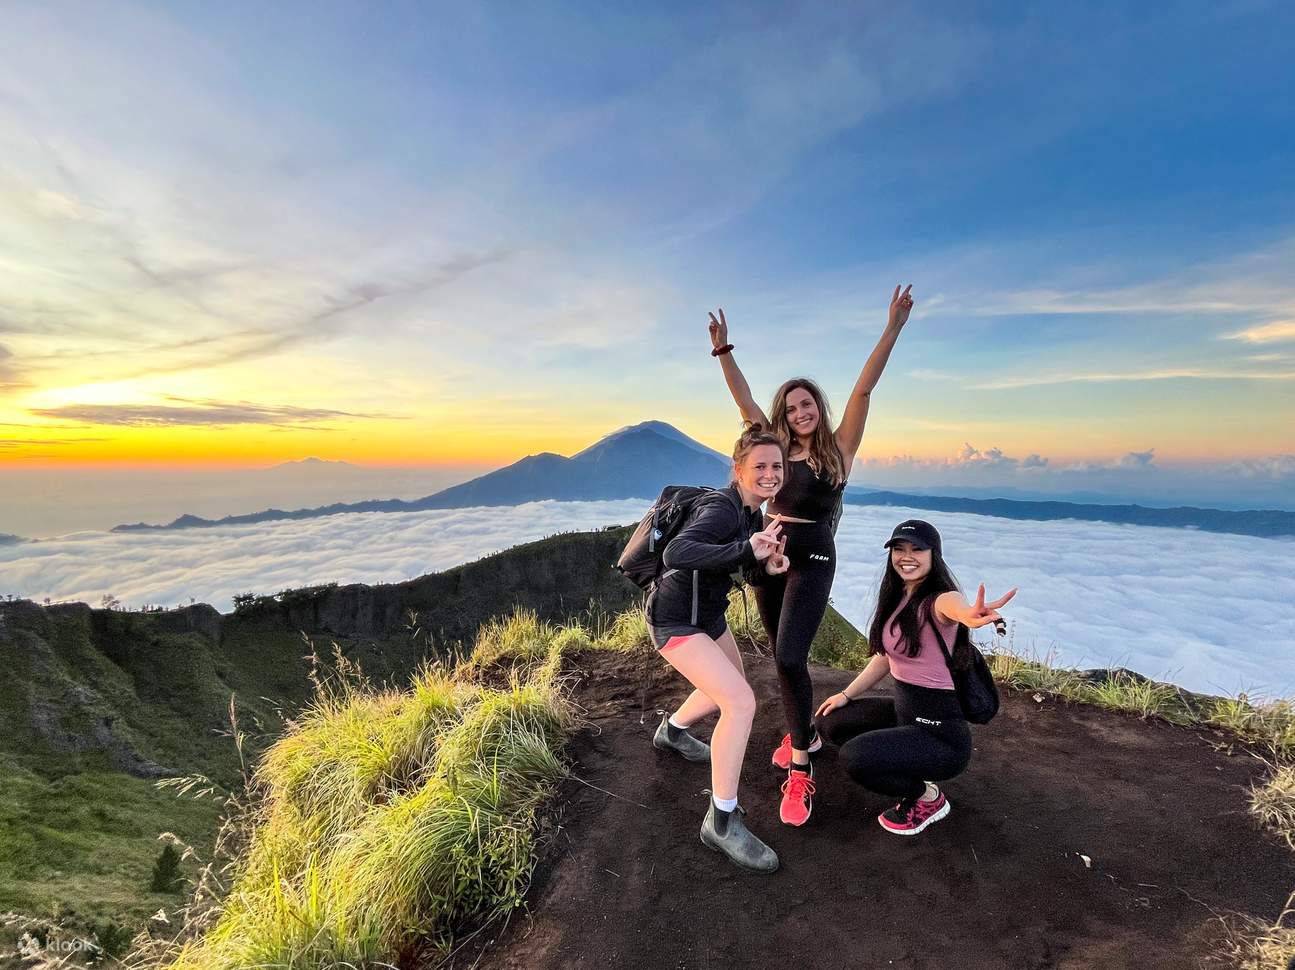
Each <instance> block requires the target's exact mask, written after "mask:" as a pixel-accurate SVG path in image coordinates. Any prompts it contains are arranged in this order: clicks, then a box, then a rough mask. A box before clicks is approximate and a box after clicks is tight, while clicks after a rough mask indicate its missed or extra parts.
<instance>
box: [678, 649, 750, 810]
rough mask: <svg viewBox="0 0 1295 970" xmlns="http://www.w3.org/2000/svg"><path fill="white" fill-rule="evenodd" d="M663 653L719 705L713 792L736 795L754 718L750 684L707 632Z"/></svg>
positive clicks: (712, 766) (718, 795)
mask: <svg viewBox="0 0 1295 970" xmlns="http://www.w3.org/2000/svg"><path fill="white" fill-rule="evenodd" d="M721 639H723V638H722V637H721ZM662 656H663V657H665V658H666V660H668V661H669V662H670V665H671V666H672V667H674V668H675V670H677V671H679V673H681V674H683V675H684V676H685V677H686V678H688V681H689V683H691V684H692V685H693V686H694V687H696V688H697V689H698V690H699V691H701V692H702V693H703V694H705V695H706V696H707V697H708V698H709V699H710V700H711V702H712V703H713V704H714V705H715V706H716V707H718V708H719V723H718V724H716V725H715V733H714V734H712V735H711V739H710V749H711V759H710V772H711V791H712V792H713V793H714V796H715V797H716V798H720V799H727V798H737V783H738V777H739V775H741V773H742V759H743V758H744V757H746V743H747V739H748V738H750V736H751V721H752V720H753V719H754V718H755V694H754V693H752V691H751V685H750V684H748V683H747V682H746V678H745V677H743V676H742V673H741V671H740V670H739V669H738V667H736V666H734V664H733V660H732V658H731V657H730V656H729V655H728V654H727V653H726V652H725V650H724V648H723V647H721V646H720V645H719V644H718V643H716V642H715V641H714V640H712V639H711V638H710V637H708V636H706V634H704V633H698V634H697V635H696V636H691V637H689V638H688V639H687V640H684V641H683V642H682V643H676V644H675V645H674V646H672V647H669V648H668V649H667V650H665V651H663V652H662Z"/></svg>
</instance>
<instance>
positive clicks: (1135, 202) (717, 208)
mask: <svg viewBox="0 0 1295 970" xmlns="http://www.w3.org/2000/svg"><path fill="white" fill-rule="evenodd" d="M6 17H7V20H8V22H9V24H10V25H11V27H12V29H9V30H7V31H6V33H5V36H4V37H3V38H0V159H2V161H0V225H2V226H3V228H0V461H6V462H9V461H12V462H13V463H14V464H15V465H16V466H17V465H20V464H22V463H27V464H31V463H47V464H48V463H58V462H62V461H67V462H71V461H79V462H82V463H98V464H117V465H120V464H123V463H130V462H134V461H140V462H143V461H148V462H154V463H157V462H161V461H163V460H171V461H174V462H175V463H178V464H184V463H186V462H188V463H192V462H196V461H200V460H212V461H220V462H223V463H225V464H230V465H234V464H238V463H239V462H240V461H241V462H243V463H246V464H266V463H269V462H272V461H278V460H287V459H293V458H300V457H303V456H304V455H305V454H323V455H324V456H325V457H329V458H335V459H345V460H348V461H352V462H355V463H361V464H364V463H385V464H411V465H413V464H428V463H439V464H454V463H459V464H466V463H469V462H487V463H489V462H497V463H502V462H503V461H507V460H512V459H513V458H516V457H520V456H521V455H522V454H525V453H528V452H534V451H540V450H556V451H564V452H570V451H574V450H576V449H578V448H579V447H581V446H582V445H584V444H587V443H588V441H589V440H591V439H592V438H593V437H596V436H597V435H598V434H599V433H602V432H605V431H607V430H611V429H612V428H615V427H617V426H620V425H623V424H628V423H633V422H635V421H638V420H643V419H646V418H660V419H663V420H668V421H671V422H672V423H674V424H676V425H677V426H679V427H680V428H682V429H683V430H685V431H687V432H688V433H690V434H692V435H694V436H695V437H697V438H699V439H701V440H703V441H705V442H706V443H707V444H711V445H714V446H715V447H719V448H723V447H725V445H726V443H727V442H728V440H729V439H730V438H731V436H732V435H733V433H734V432H735V430H736V423H735V420H734V414H733V409H732V406H731V404H730V403H729V402H728V401H727V399H726V395H725V393H724V390H723V386H722V383H721V382H720V380H719V375H718V369H717V368H716V367H715V366H714V362H713V361H711V360H709V359H708V358H707V356H706V349H707V346H708V343H707V338H706V334H705V319H706V316H705V315H706V311H707V310H709V309H711V308H713V307H714V306H717V305H723V306H724V307H725V309H726V310H727V311H728V314H729V318H730V320H731V322H732V324H733V340H734V343H736V344H737V345H738V348H739V349H738V355H739V359H740V360H741V363H742V366H743V367H744V368H745V369H746V370H747V371H748V374H749V376H750V377H751V379H752V384H753V386H754V387H755V388H756V390H757V394H759V395H760V396H762V397H765V396H768V395H769V394H770V393H771V392H772V389H773V387H774V386H775V385H776V384H777V383H778V382H779V381H781V380H782V379H784V378H785V377H787V376H790V375H791V374H793V373H808V374H810V375H812V376H815V377H818V378H820V379H821V380H822V382H823V383H824V384H825V386H826V387H827V388H828V389H829V393H830V394H831V395H832V396H833V398H834V399H836V400H840V399H841V396H842V395H843V394H844V393H845V392H846V391H847V390H848V388H849V387H850V385H851V384H852V382H853V378H854V376H855V374H856V373H857V369H858V367H859V366H860V365H861V364H862V361H863V359H864V358H865V357H866V356H867V353H868V351H869V350H870V349H871V345H872V342H873V341H875V339H876V336H877V334H878V332H879V330H880V327H881V324H882V323H883V321H884V314H885V303H886V300H887V298H888V295H889V292H890V289H891V287H892V286H893V285H894V283H895V282H899V281H901V280H902V281H903V282H909V281H912V282H913V283H914V294H915V296H916V297H917V301H918V306H917V310H916V312H915V314H914V318H913V320H912V321H911V322H910V324H909V325H908V327H907V328H906V330H905V333H904V335H903V336H902V338H901V342H900V345H899V348H898V349H897V350H896V353H895V356H894V358H893V359H892V363H891V366H890V369H889V370H888V372H887V374H886V376H885V378H884V379H883V382H882V385H881V386H880V387H879V389H878V392H877V395H876V396H875V403H874V408H873V415H872V418H871V420H870V426H869V429H868V432H867V434H866V435H865V439H864V445H863V450H862V452H861V456H862V457H863V459H864V460H863V461H862V462H861V463H860V471H859V476H862V477H864V478H865V479H866V480H867V481H869V482H875V483H877V484H885V485H892V486H894V485H905V486H909V487H919V486H923V485H930V486H932V487H937V486H938V487H941V488H946V489H951V490H957V488H958V487H960V486H963V487H966V488H971V487H977V488H979V487H984V488H991V489H993V488H997V489H999V490H1002V491H1004V492H1006V491H1009V490H1012V489H1016V490H1018V491H1031V492H1044V493H1046V492H1049V491H1055V492H1076V493H1078V492H1095V493H1100V492H1107V493H1110V494H1112V495H1114V494H1119V495H1122V496H1129V495H1133V496H1137V495H1153V494H1168V493H1172V494H1173V495H1175V496H1183V497H1191V496H1193V495H1197V496H1201V497H1203V498H1204V497H1209V496H1214V497H1213V498H1211V499H1210V500H1211V501H1215V502H1217V503H1220V504H1222V503H1224V502H1225V500H1226V499H1227V498H1228V497H1229V496H1232V497H1233V498H1235V499H1236V501H1240V502H1242V503H1243V504H1244V503H1247V502H1250V503H1259V502H1262V503H1264V504H1286V505H1290V504H1291V502H1292V501H1295V500H1290V499H1289V496H1290V495H1291V494H1295V433H1292V432H1291V430H1290V429H1291V427H1292V425H1295V420H1292V419H1293V418H1295V391H1293V390H1292V386H1293V385H1295V282H1292V281H1293V280H1295V273H1293V272H1292V263H1293V261H1292V256H1295V192H1293V191H1292V189H1295V184H1293V183H1295V175H1293V174H1292V173H1295V164H1292V163H1293V162H1295V134H1293V133H1295V124H1292V122H1293V121H1295V118H1293V117H1292V114H1293V113H1295V98H1291V97H1290V92H1291V91H1292V90H1295V84H1293V83H1292V82H1295V68H1293V67H1292V59H1291V57H1290V51H1291V49H1292V46H1293V45H1292V41H1295V8H1291V7H1290V6H1289V5H1284V4H1279V3H1253V2H1246V3H1214V4H1203V3H1194V4H1156V5H1141V4H1137V5H1135V4H1069V5H1061V4H1047V5H1038V4H1005V3H995V4H966V3H959V4H946V5H933V4H922V5H905V4H894V3H887V4H880V3H876V4H873V3H865V4H832V5H828V4H812V5H811V4H804V5H794V4H790V5H789V4H764V5H761V4H749V3H743V4H711V5H705V6H704V7H702V6H685V5H668V6H667V5H662V6H656V7H649V6H647V5H641V6H640V7H639V8H631V7H628V6H626V5H606V4H593V3H589V4H526V5H515V4H494V5H491V4H477V5H471V6H467V5H431V4H403V5H402V4H380V5H373V4H343V3H328V4H275V5H251V4H222V5H213V4H198V3H194V4H131V3H102V4H63V3H47V4H44V3H43V4H37V3H17V4H14V5H12V7H10V8H8V9H7V13H6ZM231 405H237V407H235V408H231ZM247 405H252V406H251V407H247ZM141 409H143V410H141ZM150 409H151V410H150ZM234 413H237V414H240V415H244V418H240V419H238V421H236V422H235V423H233V424H229V423H223V424H222V423H220V422H229V421H231V420H232V419H231V418H230V415H231V414H234ZM324 413H327V414H329V415H335V416H336V417H335V420H334V419H330V420H328V421H321V420H320V416H321V414H324ZM141 414H147V415H149V416H150V417H149V419H148V420H150V421H151V422H152V423H151V424H145V423H141V422H142V421H143V420H144V419H142V418H141V417H140V415H141ZM267 415H268V417H267ZM239 422H241V423H239ZM411 429H416V430H411ZM995 454H997V455H998V457H996V458H994V457H990V458H986V457H985V456H992V455H995ZM1030 455H1036V456H1038V461H1034V462H1027V461H1026V459H1027V458H1028V456H1030ZM1137 455H1150V457H1149V458H1147V459H1145V460H1143V459H1139V458H1137V457H1133V456H1137ZM168 456H169V457H168ZM1045 459H1046V461H1044V460H1045ZM1027 466H1028V467H1027ZM1139 476H1141V477H1139ZM1166 490H1168V492H1166ZM1283 496H1286V497H1287V501H1283ZM1233 504H1235V503H1233Z"/></svg>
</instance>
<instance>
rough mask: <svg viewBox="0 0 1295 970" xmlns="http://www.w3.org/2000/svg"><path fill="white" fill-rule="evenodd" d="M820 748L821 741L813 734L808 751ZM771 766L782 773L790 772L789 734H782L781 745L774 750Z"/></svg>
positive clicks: (821, 745)
mask: <svg viewBox="0 0 1295 970" xmlns="http://www.w3.org/2000/svg"><path fill="white" fill-rule="evenodd" d="M822 747H823V739H822V738H820V737H819V736H818V735H817V734H815V735H814V740H813V741H812V742H810V745H809V750H810V751H818V750H819V749H820V748H822ZM773 766H774V767H775V768H781V769H782V770H783V771H790V770H791V735H790V734H784V735H783V736H782V744H780V745H778V747H777V748H776V749H775V750H774V752H773Z"/></svg>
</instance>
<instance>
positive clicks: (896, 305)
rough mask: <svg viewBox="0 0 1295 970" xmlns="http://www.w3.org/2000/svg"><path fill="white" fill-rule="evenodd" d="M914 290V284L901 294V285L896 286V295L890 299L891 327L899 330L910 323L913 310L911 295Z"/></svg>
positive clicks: (910, 284)
mask: <svg viewBox="0 0 1295 970" xmlns="http://www.w3.org/2000/svg"><path fill="white" fill-rule="evenodd" d="M912 289H913V284H912V283H909V284H908V285H907V286H906V287H904V292H903V293H901V292H899V284H896V285H895V293H894V295H893V296H891V298H890V317H889V326H891V327H895V328H899V327H902V326H903V325H904V324H906V323H908V314H909V313H910V312H911V311H912V309H913V297H912V296H911V295H910V294H911V291H912Z"/></svg>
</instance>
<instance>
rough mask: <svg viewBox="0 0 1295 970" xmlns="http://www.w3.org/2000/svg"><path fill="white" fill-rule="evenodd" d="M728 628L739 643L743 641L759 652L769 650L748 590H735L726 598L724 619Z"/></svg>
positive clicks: (762, 627)
mask: <svg viewBox="0 0 1295 970" xmlns="http://www.w3.org/2000/svg"><path fill="white" fill-rule="evenodd" d="M724 618H725V619H726V620H727V621H728V628H729V629H730V630H732V631H733V636H734V637H735V638H736V639H737V641H738V642H739V643H741V642H743V641H745V642H747V643H750V644H751V645H752V646H753V647H755V648H756V649H757V650H760V651H766V650H768V649H769V635H768V634H767V633H765V630H764V623H763V622H761V620H760V611H759V610H758V609H757V608H756V605H755V596H754V595H753V594H752V593H751V591H750V590H749V589H735V590H733V591H732V592H731V593H729V596H728V610H727V612H726V614H725V617H724Z"/></svg>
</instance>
